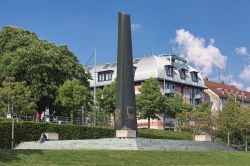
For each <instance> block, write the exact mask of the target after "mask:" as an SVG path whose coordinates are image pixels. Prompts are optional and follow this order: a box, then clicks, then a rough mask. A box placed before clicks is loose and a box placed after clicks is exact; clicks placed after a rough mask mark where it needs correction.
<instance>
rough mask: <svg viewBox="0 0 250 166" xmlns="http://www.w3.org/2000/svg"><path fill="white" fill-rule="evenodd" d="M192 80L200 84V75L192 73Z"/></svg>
mask: <svg viewBox="0 0 250 166" xmlns="http://www.w3.org/2000/svg"><path fill="white" fill-rule="evenodd" d="M190 74H191V78H192V80H193V81H194V82H198V73H197V72H195V71H192V72H190Z"/></svg>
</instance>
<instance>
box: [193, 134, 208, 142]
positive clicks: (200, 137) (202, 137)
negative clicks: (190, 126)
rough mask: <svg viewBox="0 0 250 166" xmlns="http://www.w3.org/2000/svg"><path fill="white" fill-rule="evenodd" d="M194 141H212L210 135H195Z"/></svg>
mask: <svg viewBox="0 0 250 166" xmlns="http://www.w3.org/2000/svg"><path fill="white" fill-rule="evenodd" d="M194 140H195V141H212V138H211V135H195V136H194Z"/></svg>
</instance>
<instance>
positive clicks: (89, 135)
mask: <svg viewBox="0 0 250 166" xmlns="http://www.w3.org/2000/svg"><path fill="white" fill-rule="evenodd" d="M45 131H46V132H57V133H58V134H59V139H60V140H77V139H78V140H79V139H97V138H108V137H113V136H114V131H113V129H111V128H107V127H106V128H105V127H94V126H76V125H58V124H53V123H36V122H16V123H15V132H14V133H15V136H14V137H15V145H17V144H19V143H20V142H22V141H37V140H38V139H39V137H40V134H41V133H42V132H45ZM10 147H11V122H0V148H10Z"/></svg>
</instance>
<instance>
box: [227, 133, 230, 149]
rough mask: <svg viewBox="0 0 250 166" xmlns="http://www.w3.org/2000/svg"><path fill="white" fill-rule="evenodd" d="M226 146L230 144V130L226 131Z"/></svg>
mask: <svg viewBox="0 0 250 166" xmlns="http://www.w3.org/2000/svg"><path fill="white" fill-rule="evenodd" d="M227 146H230V132H227Z"/></svg>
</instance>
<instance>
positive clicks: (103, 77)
mask: <svg viewBox="0 0 250 166" xmlns="http://www.w3.org/2000/svg"><path fill="white" fill-rule="evenodd" d="M112 74H113V71H103V72H98V82H103V81H110V80H112Z"/></svg>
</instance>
